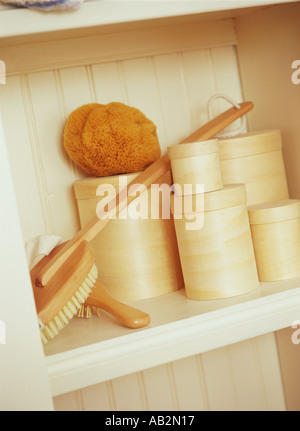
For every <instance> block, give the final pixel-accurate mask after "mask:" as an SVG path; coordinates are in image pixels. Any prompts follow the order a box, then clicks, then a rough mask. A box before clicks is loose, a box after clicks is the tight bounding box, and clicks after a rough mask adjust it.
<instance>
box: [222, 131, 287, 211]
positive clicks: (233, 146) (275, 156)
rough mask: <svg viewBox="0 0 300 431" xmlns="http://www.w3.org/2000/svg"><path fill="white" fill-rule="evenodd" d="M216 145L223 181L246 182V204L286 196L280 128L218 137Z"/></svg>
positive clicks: (284, 197) (281, 198) (276, 199)
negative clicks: (218, 146)
mask: <svg viewBox="0 0 300 431" xmlns="http://www.w3.org/2000/svg"><path fill="white" fill-rule="evenodd" d="M219 145H220V164H221V171H222V177H223V182H224V184H236V183H241V184H245V185H246V191H247V204H248V205H256V204H260V203H264V202H274V201H278V200H284V199H288V198H289V193H288V186H287V180H286V174H285V166H284V162H283V157H282V141H281V133H280V130H268V131H262V132H258V133H245V134H242V135H239V136H236V137H233V138H225V139H224V138H223V139H222V138H221V139H220V140H219Z"/></svg>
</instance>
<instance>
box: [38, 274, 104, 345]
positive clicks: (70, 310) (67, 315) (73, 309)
mask: <svg viewBox="0 0 300 431" xmlns="http://www.w3.org/2000/svg"><path fill="white" fill-rule="evenodd" d="M97 277H98V271H97V267H96V265H93V266H92V268H91V270H90V272H89V274H88V275H87V277H86V278H85V280H84V282H83V283H82V284H81V286H80V287H79V289H78V290H77V292H76V293H75V295H73V296H72V298H71V299H70V300H69V301H68V302H67V303H66V304H65V306H64V307H63V309H62V310H61V311H60V312H59V313H58V314H57V315H56V316H54V317H53V319H52V320H50V322H49V323H47V325H45V326H44V327H43V328H42V329H41V330H40V333H41V338H42V342H43V343H44V344H47V343H48V341H50V340H52V339H53V338H54V337H55V336H56V335H57V334H58V333H59V331H60V330H61V329H63V328H64V327H65V326H66V325H67V324H68V323H69V321H70V320H71V319H72V318H73V317H74V316H75V315H77V312H78V310H79V309H80V308H81V306H82V305H83V304H84V302H85V301H86V298H88V296H89V294H90V293H91V291H92V288H93V287H94V285H95V283H96V280H97Z"/></svg>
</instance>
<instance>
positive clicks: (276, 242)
mask: <svg viewBox="0 0 300 431" xmlns="http://www.w3.org/2000/svg"><path fill="white" fill-rule="evenodd" d="M248 213H249V220H250V227H251V232H252V238H253V245H254V251H255V257H256V263H257V270H258V276H259V279H260V280H261V281H275V280H284V279H289V278H294V277H299V276H300V201H299V200H297V199H289V200H284V201H278V202H273V203H269V204H260V205H254V206H251V207H249V208H248Z"/></svg>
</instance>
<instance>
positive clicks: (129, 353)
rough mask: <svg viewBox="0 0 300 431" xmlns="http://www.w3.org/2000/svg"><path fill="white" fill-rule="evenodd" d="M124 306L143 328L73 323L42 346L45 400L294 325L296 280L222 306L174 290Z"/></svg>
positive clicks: (298, 295)
mask: <svg viewBox="0 0 300 431" xmlns="http://www.w3.org/2000/svg"><path fill="white" fill-rule="evenodd" d="M132 305H135V306H136V307H138V308H140V309H142V310H144V311H146V312H148V313H149V314H150V316H151V324H150V325H149V326H148V327H146V328H142V329H138V330H131V329H127V328H125V327H123V326H121V325H120V324H119V323H118V322H117V321H116V320H115V319H114V318H112V317H111V316H110V315H108V314H106V313H103V315H102V317H101V318H100V319H99V318H97V317H93V318H92V319H90V320H85V319H79V318H74V319H73V320H72V321H71V322H70V323H69V325H68V326H67V327H66V328H65V329H64V330H63V331H62V332H61V333H60V334H59V335H58V336H56V337H55V339H54V340H52V341H51V342H50V343H49V344H48V345H46V346H45V354H46V363H47V369H48V374H49V379H50V385H51V390H52V395H53V396H55V395H59V394H62V393H66V392H69V391H72V390H77V389H80V388H83V387H86V386H89V385H93V384H96V383H100V382H103V381H107V380H110V379H113V378H116V377H120V376H123V375H126V374H130V373H134V372H138V371H141V370H144V369H147V368H151V367H154V366H157V365H160V364H163V363H167V362H171V361H175V360H177V359H181V358H184V357H188V356H192V355H195V354H200V353H203V352H206V351H208V350H212V349H216V348H219V347H222V346H225V345H229V344H232V343H236V342H239V341H242V340H245V339H249V338H252V337H255V336H259V335H262V334H265V333H268V332H271V331H275V330H278V329H281V328H284V327H289V326H291V325H292V324H293V322H294V321H295V320H299V319H300V278H299V279H292V280H288V281H282V282H270V283H261V284H260V287H259V288H258V289H256V290H255V291H254V292H251V293H250V294H246V295H243V296H239V297H235V298H230V299H226V300H214V301H191V300H189V299H187V298H186V296H185V292H184V289H182V290H180V291H177V292H174V293H171V294H167V295H163V296H160V297H156V298H150V299H147V300H142V301H137V302H135V303H132Z"/></svg>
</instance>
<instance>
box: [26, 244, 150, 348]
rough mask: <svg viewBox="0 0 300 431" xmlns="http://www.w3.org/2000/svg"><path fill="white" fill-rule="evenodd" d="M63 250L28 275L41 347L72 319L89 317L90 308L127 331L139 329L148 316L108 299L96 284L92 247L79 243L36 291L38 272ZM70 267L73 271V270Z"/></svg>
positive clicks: (47, 257)
mask: <svg viewBox="0 0 300 431" xmlns="http://www.w3.org/2000/svg"><path fill="white" fill-rule="evenodd" d="M62 247H64V244H61V245H59V246H57V247H55V248H54V249H53V250H52V252H51V253H50V254H49V255H47V256H44V257H43V258H42V259H41V260H40V261H39V262H38V263H37V264H36V265H35V266H34V267H33V269H32V270H31V271H30V276H31V283H32V288H33V294H34V299H35V304H36V309H37V314H38V318H39V325H40V333H41V338H42V341H43V343H44V344H46V343H47V342H48V341H49V340H51V339H52V338H54V337H55V336H56V335H57V334H58V333H59V331H60V330H61V329H63V328H64V327H65V326H66V325H67V324H68V323H69V321H70V320H71V319H72V318H73V317H74V316H79V317H90V316H89V310H90V309H91V307H94V308H96V309H101V310H105V311H107V312H108V313H110V314H112V315H113V316H114V317H116V318H117V319H118V320H119V321H120V322H121V323H122V324H123V325H124V326H127V327H128V328H142V327H143V326H146V325H148V324H149V323H150V316H149V315H148V314H147V313H144V312H143V311H140V310H138V309H136V308H134V307H130V306H129V305H126V304H123V303H122V302H119V301H117V300H116V299H114V298H112V297H111V296H110V295H109V294H108V292H107V290H106V289H105V287H104V285H103V284H102V283H100V281H97V276H98V273H97V268H96V266H95V265H94V257H95V256H94V252H93V249H92V247H91V246H90V245H89V244H88V243H87V242H86V241H83V242H82V243H81V245H80V246H79V247H78V249H77V250H76V253H73V254H72V255H71V258H70V259H69V260H68V261H67V262H66V263H65V264H63V265H62V266H61V268H60V269H59V270H58V271H57V273H56V274H55V276H54V277H53V278H52V279H51V280H50V281H49V283H48V284H47V286H46V287H44V288H41V287H38V286H37V285H36V283H35V278H36V275H37V274H38V272H39V271H40V270H41V269H42V268H43V267H44V266H45V265H46V264H47V263H48V262H49V261H50V260H51V259H52V258H53V257H54V256H55V255H56V254H57V253H58V252H59V250H60V249H61V248H62ZM73 265H74V267H73Z"/></svg>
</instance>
